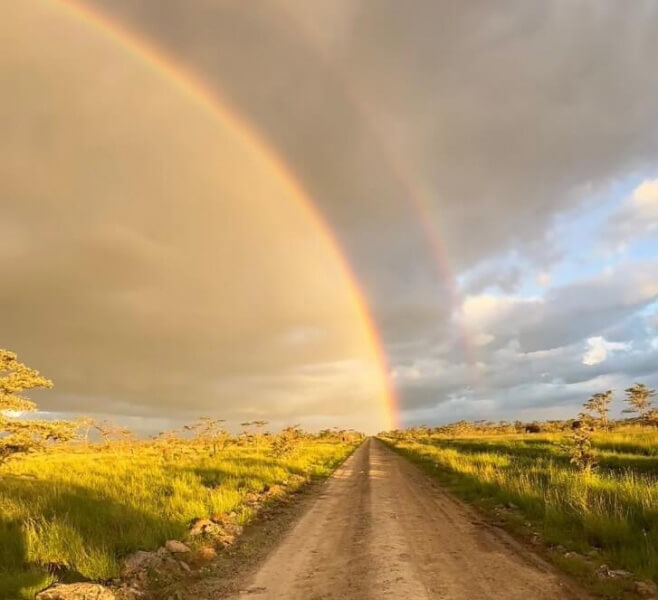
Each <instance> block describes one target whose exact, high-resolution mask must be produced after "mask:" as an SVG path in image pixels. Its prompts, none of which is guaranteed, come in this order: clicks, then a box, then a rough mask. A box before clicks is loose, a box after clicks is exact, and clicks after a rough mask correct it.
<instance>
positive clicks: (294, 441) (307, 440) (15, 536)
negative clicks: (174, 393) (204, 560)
mask: <svg viewBox="0 0 658 600" xmlns="http://www.w3.org/2000/svg"><path fill="white" fill-rule="evenodd" d="M51 386H52V383H51V382H50V381H49V380H47V379H45V378H43V377H42V376H41V375H40V374H39V373H38V372H36V371H34V370H33V369H29V368H28V367H26V366H25V365H22V364H21V363H19V362H18V360H17V357H16V356H15V355H14V354H12V353H10V352H7V351H0V598H11V599H12V600H15V599H19V598H26V599H27V598H33V597H34V595H35V593H37V592H38V591H39V590H42V589H43V588H45V587H47V586H48V585H49V584H51V583H53V582H55V581H65V582H72V581H85V580H93V581H101V582H107V581H109V580H113V579H115V578H117V577H118V576H119V574H120V572H121V570H122V565H124V562H125V559H126V558H127V557H129V556H130V555H132V554H133V553H134V552H135V551H138V550H139V551H154V550H156V549H158V548H160V547H162V546H163V545H164V544H165V542H166V541H167V540H175V541H181V540H182V541H184V542H185V543H186V544H187V545H188V546H189V548H190V553H189V555H186V556H189V557H193V556H194V550H195V549H199V550H203V551H205V556H206V557H208V556H210V557H212V555H213V552H214V551H215V549H216V550H220V549H221V548H223V547H226V546H230V545H231V544H232V543H233V542H234V540H235V538H236V536H238V535H239V533H240V532H241V528H242V526H243V525H245V524H246V523H248V522H249V521H250V520H251V519H252V518H253V517H254V516H255V515H256V514H257V513H258V511H259V510H260V509H261V508H262V507H264V506H266V505H267V504H268V503H272V502H274V501H277V500H278V499H280V498H282V497H285V496H286V494H288V493H291V492H294V491H296V490H297V489H299V488H300V487H301V486H302V485H303V484H304V483H305V482H307V481H309V480H311V479H312V478H316V477H326V476H328V475H329V474H330V473H331V472H332V470H333V469H334V468H335V467H336V466H337V465H338V464H340V463H341V462H342V461H343V460H344V459H345V457H346V456H347V455H348V454H349V453H350V452H351V451H352V450H353V449H354V448H355V447H356V446H357V445H358V444H359V443H360V442H361V441H362V435H361V434H358V433H356V432H353V431H336V430H326V431H323V432H320V433H318V434H308V433H305V432H303V431H302V430H301V429H299V428H298V427H289V428H286V429H284V430H283V431H281V432H279V433H277V434H270V433H268V432H267V431H266V426H267V423H266V422H264V421H255V422H248V423H242V424H241V427H242V431H241V433H239V434H232V433H229V432H228V431H227V430H226V429H225V428H224V422H223V421H222V420H221V419H216V418H214V417H202V418H200V419H199V420H198V421H196V422H195V423H192V424H190V425H187V426H186V427H184V428H182V429H181V430H180V431H169V432H163V433H161V434H159V435H157V436H155V437H154V438H153V439H150V440H137V439H135V438H134V437H133V436H132V434H131V432H130V431H128V430H127V429H125V428H123V427H120V426H117V425H114V424H112V423H108V422H96V421H95V420H94V419H91V418H88V417H83V418H80V419H78V420H75V421H66V422H62V421H59V422H52V421H42V420H34V419H27V418H25V416H24V415H25V413H26V412H29V411H34V410H35V409H36V407H35V405H34V404H33V403H32V402H31V401H30V400H28V399H27V398H25V397H24V395H23V394H24V392H25V391H26V390H30V389H32V388H35V387H46V388H48V387H51ZM192 561H193V558H192Z"/></svg>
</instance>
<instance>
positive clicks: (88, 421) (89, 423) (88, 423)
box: [75, 416, 96, 448]
mask: <svg viewBox="0 0 658 600" xmlns="http://www.w3.org/2000/svg"><path fill="white" fill-rule="evenodd" d="M75 424H76V427H77V428H78V430H80V431H81V432H82V436H81V437H82V441H83V442H84V444H85V448H86V447H87V446H89V432H90V431H91V429H92V428H93V427H95V426H96V419H94V418H93V417H85V416H82V417H78V418H77V419H76V420H75Z"/></svg>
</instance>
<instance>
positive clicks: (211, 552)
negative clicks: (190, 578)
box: [190, 546, 217, 568]
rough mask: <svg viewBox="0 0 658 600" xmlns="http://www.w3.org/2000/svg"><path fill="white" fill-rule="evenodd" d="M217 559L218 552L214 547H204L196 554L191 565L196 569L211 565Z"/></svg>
mask: <svg viewBox="0 0 658 600" xmlns="http://www.w3.org/2000/svg"><path fill="white" fill-rule="evenodd" d="M216 557H217V551H216V550H215V549H214V548H213V547H212V546H202V547H201V548H199V549H198V550H196V551H195V552H194V554H193V555H192V559H191V561H190V563H191V564H192V566H194V567H195V568H199V567H202V566H204V565H207V564H208V563H211V562H212V561H213V560H215V558H216Z"/></svg>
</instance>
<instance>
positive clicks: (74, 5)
mask: <svg viewBox="0 0 658 600" xmlns="http://www.w3.org/2000/svg"><path fill="white" fill-rule="evenodd" d="M48 1H49V2H51V3H53V4H54V5H55V6H57V7H61V9H62V10H66V11H67V12H68V13H69V14H70V15H71V16H72V17H74V18H76V19H77V20H79V21H80V22H82V23H84V24H85V25H87V26H90V27H94V28H95V29H96V30H97V31H98V32H99V33H100V34H102V35H104V36H105V37H106V38H108V39H110V40H111V41H112V42H114V43H116V44H119V45H120V46H121V47H122V48H123V49H124V50H126V51H128V52H130V53H131V54H132V55H134V56H135V57H136V58H137V59H138V60H140V61H141V62H142V63H143V64H144V65H145V66H147V67H148V68H149V69H153V70H155V71H156V72H157V73H159V74H161V75H162V76H164V77H165V78H166V79H167V80H168V81H169V82H171V84H173V85H175V86H176V87H177V88H178V89H179V90H180V91H181V92H183V93H184V94H185V95H186V96H187V97H189V98H190V99H191V100H193V101H194V102H195V103H196V104H197V105H199V106H200V107H202V108H203V109H204V110H205V111H206V113H207V114H208V115H209V116H211V117H212V118H213V119H215V120H217V121H218V122H220V123H221V124H223V125H227V126H229V127H230V129H231V130H232V131H233V132H235V134H236V135H238V136H239V137H240V138H241V140H242V141H244V142H245V144H247V145H248V146H250V147H252V148H254V149H256V150H257V152H258V154H259V156H260V158H261V159H262V160H263V163H264V164H265V165H266V166H267V167H269V168H270V169H271V172H272V173H274V174H275V175H276V176H277V177H278V178H279V179H280V181H281V183H282V184H283V185H284V187H285V188H286V189H287V190H288V191H289V192H290V194H291V196H292V198H294V199H295V201H296V202H298V203H299V205H300V208H301V209H302V211H303V213H304V214H305V216H307V217H308V219H309V222H310V223H312V224H313V225H314V226H315V228H316V229H317V235H318V236H320V239H321V240H322V242H323V243H325V244H327V247H328V248H330V249H331V251H332V253H333V255H334V256H335V259H336V262H337V265H338V266H339V268H340V270H341V274H342V275H343V276H344V277H345V280H346V281H347V282H348V284H349V288H350V290H349V291H350V299H351V301H352V303H353V305H354V309H355V313H356V314H357V315H358V317H359V318H360V320H361V322H362V323H363V326H364V330H365V332H366V335H367V342H368V344H369V345H370V347H371V350H372V352H373V355H374V357H375V358H376V361H377V363H378V364H377V366H378V369H379V372H380V377H381V383H382V387H383V389H384V398H383V402H384V406H383V409H384V411H385V414H386V418H387V424H388V427H389V428H396V427H398V426H399V414H400V412H399V406H398V402H397V396H396V393H395V389H394V387H393V385H392V382H391V379H390V376H389V364H388V358H387V356H386V353H385V351H384V348H383V345H382V342H381V339H380V336H379V333H378V331H377V328H376V325H375V322H374V319H373V317H372V314H371V312H370V309H369V307H368V304H367V302H366V299H365V297H364V294H363V291H362V290H361V287H360V285H359V284H358V282H357V279H356V277H355V274H354V272H353V270H352V268H351V267H350V265H349V263H348V261H347V259H346V257H345V254H344V252H343V251H342V249H341V247H340V244H339V242H338V240H337V239H336V237H335V235H334V234H333V232H332V230H331V228H330V227H329V224H328V223H327V221H326V220H325V218H324V216H323V215H322V214H321V213H320V211H319V210H318V208H317V207H316V206H315V204H314V203H313V201H312V200H311V198H310V196H309V194H308V193H307V192H306V190H304V188H303V186H302V185H301V183H300V182H299V180H298V179H297V178H296V177H295V176H294V175H293V174H292V172H291V171H290V169H289V168H288V167H287V166H286V165H285V164H284V163H283V162H282V160H281V159H280V157H279V156H278V155H277V153H276V152H275V151H274V150H273V148H272V147H271V146H270V145H269V144H268V143H267V142H266V141H265V140H264V139H263V137H262V136H261V135H259V133H258V132H256V131H255V130H254V129H253V128H252V127H251V126H250V124H249V123H247V122H246V121H245V120H244V119H243V118H242V117H241V116H240V115H239V114H237V113H236V112H235V111H234V110H231V108H230V107H229V104H228V103H227V102H226V101H225V100H224V99H223V98H221V97H220V96H219V94H218V93H217V91H216V90H211V89H210V88H209V87H208V86H206V85H205V84H204V83H203V82H202V81H200V80H199V79H197V78H196V77H195V76H194V75H193V74H192V73H190V72H189V70H186V69H185V68H184V67H183V66H182V65H181V64H179V63H177V62H176V60H175V59H173V58H172V57H171V56H169V55H167V53H166V52H165V51H164V50H163V49H161V48H159V47H156V46H155V45H153V44H152V43H151V42H146V41H144V40H143V39H140V38H139V37H138V36H137V35H136V34H135V33H134V32H131V31H130V30H129V29H127V28H126V27H125V26H124V25H122V24H119V23H117V22H115V21H114V20H113V19H112V18H110V17H109V16H107V15H105V14H103V13H101V12H100V11H98V10H92V9H91V8H89V7H87V6H83V5H82V4H80V3H79V2H78V1H77V0H48Z"/></svg>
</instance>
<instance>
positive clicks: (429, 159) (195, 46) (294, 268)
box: [0, 0, 658, 425]
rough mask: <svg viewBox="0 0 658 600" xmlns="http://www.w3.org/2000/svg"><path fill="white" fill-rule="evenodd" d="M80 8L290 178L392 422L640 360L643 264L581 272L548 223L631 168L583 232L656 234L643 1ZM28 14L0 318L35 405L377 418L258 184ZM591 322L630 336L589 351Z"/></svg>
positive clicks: (652, 258) (514, 398) (136, 0)
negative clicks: (37, 388)
mask: <svg viewBox="0 0 658 600" xmlns="http://www.w3.org/2000/svg"><path fill="white" fill-rule="evenodd" d="M85 4H86V5H87V6H89V7H92V8H94V9H99V10H101V11H102V12H104V13H107V14H108V15H109V16H110V17H111V18H112V19H115V20H116V21H117V22H118V23H119V24H121V25H125V26H126V28H127V29H128V30H129V31H131V32H132V33H133V34H134V35H136V36H137V37H140V38H144V39H145V40H146V41H147V42H148V43H153V44H154V45H155V46H157V47H158V48H160V49H161V50H162V52H163V53H164V54H165V55H168V56H172V57H174V59H175V61H176V63H177V64H180V65H182V67H183V68H189V69H190V71H192V72H193V73H194V74H195V76H196V77H198V78H199V79H201V80H203V82H204V85H205V86H206V87H207V88H208V89H209V90H211V92H213V93H217V95H218V96H220V97H221V98H223V99H225V100H226V102H228V103H229V104H230V105H231V107H232V108H233V110H235V112H236V113H238V114H239V115H240V116H241V118H243V119H244V120H245V121H246V122H248V123H249V124H250V126H251V127H253V128H254V129H255V130H257V131H259V133H260V134H261V135H262V136H263V138H264V139H265V140H266V141H267V143H268V145H269V146H270V147H271V148H272V149H273V151H274V152H275V153H276V154H277V155H278V156H279V157H280V158H281V160H282V161H283V162H284V163H286V164H287V165H288V168H289V170H290V171H291V172H292V173H293V174H294V175H295V177H297V178H298V179H299V182H300V184H301V185H302V186H303V187H304V188H306V189H307V191H308V193H309V195H310V196H311V197H312V198H313V202H314V204H315V208H316V210H318V211H319V212H320V213H321V214H322V215H323V216H324V218H326V219H327V221H328V223H329V224H330V226H331V230H332V236H334V237H335V238H336V241H337V243H338V244H339V245H340V246H341V248H342V249H343V250H344V252H345V253H346V256H347V258H348V260H349V262H350V264H351V267H352V268H353V270H354V272H355V274H356V277H357V279H358V281H359V283H360V284H361V286H362V287H363V289H364V292H365V294H366V296H367V300H368V304H369V306H370V308H371V310H372V312H373V316H374V321H375V322H376V325H377V329H378V330H379V331H380V332H381V335H382V338H383V343H384V346H385V349H386V352H387V355H388V357H389V360H390V362H391V370H392V373H393V378H394V381H395V383H396V385H397V386H398V388H399V391H400V396H401V405H402V407H403V410H404V411H406V414H407V415H408V418H409V419H410V420H413V419H415V418H416V417H417V416H418V415H423V418H432V419H442V418H450V417H454V418H458V417H459V416H465V415H475V414H477V412H478V411H479V410H482V411H485V409H486V411H487V412H488V413H489V414H491V415H494V414H496V413H497V412H498V413H500V414H511V413H512V412H513V411H527V412H528V414H530V412H531V411H532V409H533V408H534V409H536V410H543V411H545V413H546V414H549V413H550V414H553V413H552V412H551V411H560V410H565V411H568V410H570V409H569V406H570V403H572V404H573V403H577V400H578V398H579V396H580V395H581V394H584V393H589V390H590V389H595V388H596V386H597V385H599V384H600V383H601V382H607V383H609V382H610V381H612V380H615V381H617V380H618V381H621V379H623V377H625V376H627V375H630V374H632V375H642V376H645V375H646V376H647V377H650V376H651V370H650V368H649V364H650V360H649V359H651V358H654V354H653V353H652V352H653V351H652V350H651V349H650V345H649V343H648V342H647V339H649V338H647V336H649V335H651V336H654V337H655V332H653V333H651V332H649V333H647V327H648V325H647V323H645V322H644V321H643V320H642V319H639V318H638V314H639V313H640V312H641V311H643V310H644V309H646V307H647V306H648V305H649V304H650V303H651V302H653V301H654V299H655V298H656V293H657V292H658V290H657V288H656V278H655V273H656V272H658V265H657V264H656V255H655V253H653V254H652V253H651V250H648V251H647V252H646V253H645V255H644V256H643V257H642V260H641V261H640V260H639V259H638V260H635V259H633V260H634V261H635V262H630V260H631V259H629V260H628V261H626V262H624V264H621V265H613V266H612V267H611V268H610V269H609V270H608V271H607V272H606V271H605V267H606V266H608V265H602V264H598V263H596V262H595V261H593V260H590V259H591V257H590V256H583V255H582V254H583V253H584V251H583V250H582V248H580V247H579V248H578V249H576V246H577V245H576V244H574V245H573V248H572V249H571V251H572V255H570V256H565V255H564V254H565V249H564V247H562V246H561V242H562V240H561V239H560V236H559V235H556V234H555V232H554V229H555V223H556V221H557V220H559V219H566V220H572V221H574V222H575V219H576V217H574V216H573V214H574V212H573V211H574V210H576V209H580V210H581V211H582V213H587V211H586V210H585V209H586V208H588V207H590V206H591V204H588V203H591V202H592V201H593V198H595V197H597V196H598V195H599V194H601V193H602V192H605V191H606V190H608V189H609V188H610V186H611V185H612V184H614V183H615V182H620V181H621V182H624V181H626V179H627V178H628V177H630V176H633V177H637V176H638V174H640V175H642V174H645V173H646V181H645V183H644V184H643V185H642V186H640V188H638V190H636V191H635V193H634V194H633V195H632V196H631V197H630V198H628V199H627V201H626V202H625V203H624V206H623V207H622V208H621V209H620V212H619V213H618V214H617V215H616V216H615V218H614V221H615V223H614V227H612V225H611V227H612V228H611V229H609V230H608V231H607V232H606V233H605V235H606V236H608V238H609V239H610V240H614V243H615V244H619V243H628V242H629V240H630V241H632V240H633V239H636V238H637V236H646V235H653V234H654V233H655V228H654V225H652V223H653V221H654V220H655V214H654V208H655V197H656V196H655V185H656V180H655V179H653V175H651V174H650V171H651V169H654V168H655V165H656V164H657V162H656V161H657V160H658V135H656V127H655V101H654V99H655V98H656V97H657V96H658V79H656V78H655V77H654V76H653V71H654V70H655V69H654V63H655V56H656V54H657V53H658V27H657V25H656V24H657V23H658V6H657V5H656V3H655V2H653V1H652V0H638V1H636V2H633V3H632V4H631V5H624V6H621V5H620V4H619V3H618V2H615V1H614V0H602V1H600V2H585V3H569V4H568V5H564V4H560V5H559V6H558V5H557V4H542V5H538V4H536V3H528V2H526V1H525V0H505V1H504V2H502V3H497V4H496V5H495V6H494V5H493V4H491V3H487V2H480V1H474V2H469V3H459V4H455V3H450V2H433V1H431V0H427V1H425V0H421V1H420V2H418V3H416V4H415V6H414V10H413V11H410V10H409V9H408V6H407V5H405V4H404V3H399V2H393V1H388V0H385V1H383V2H378V3H377V4H376V5H372V4H370V3H365V2H360V1H354V0H331V1H329V0H327V1H324V0H318V1H316V2H307V1H306V0H285V1H284V0H281V1H280V2H272V3H267V4H262V5H259V7H258V9H257V10H256V9H255V8H254V6H253V5H252V4H251V3H245V2H240V1H237V0H236V1H233V0H229V1H227V2H206V1H195V2H168V3H164V4H163V3H162V2H161V1H160V0H86V1H85ZM34 6H37V5H36V4H35V5H32V4H28V3H13V4H12V8H11V9H10V10H8V12H7V14H6V15H5V19H4V20H3V24H2V25H0V27H2V33H3V35H2V36H1V39H2V40H3V41H2V47H0V51H1V52H0V61H2V71H3V74H4V81H5V82H6V85H5V86H4V87H3V89H2V95H1V96H0V111H1V114H3V115H9V118H7V119H6V122H7V125H6V127H5V128H4V130H3V138H2V140H0V192H1V194H2V195H1V198H2V200H1V201H0V202H2V209H3V210H2V221H1V224H0V275H1V276H2V279H3V288H2V291H1V292H0V303H1V306H2V312H1V313H0V315H2V317H3V318H2V321H1V322H0V327H1V329H2V331H3V336H4V337H3V344H6V345H8V346H13V347H15V348H16V349H17V350H19V351H20V352H21V354H22V355H24V358H25V359H26V360H27V361H28V362H33V363H34V364H36V365H37V366H38V367H40V368H41V369H42V370H43V371H44V372H47V373H48V374H49V375H52V376H53V377H54V378H55V379H56V380H57V383H58V388H57V389H58V392H57V394H58V396H57V397H56V399H55V398H54V397H53V396H44V400H43V402H44V403H45V405H46V406H47V408H49V409H53V410H54V409H57V408H62V409H65V410H71V411H73V410H81V411H84V410H89V409H90V407H94V406H99V405H102V406H103V409H104V410H106V411H109V412H112V413H113V414H116V415H123V416H124V417H126V418H128V417H130V418H133V417H134V418H136V419H141V420H144V421H145V420H148V419H149V418H153V419H160V418H162V414H163V413H167V414H174V413H175V414H177V415H178V414H179V413H180V418H184V417H187V416H188V414H189V415H191V414H192V413H194V416H196V413H198V412H199V411H201V410H202V411H207V410H208V409H213V410H217V411H218V412H221V413H222V416H229V417H230V416H231V415H236V416H238V418H239V415H240V414H244V413H250V414H251V412H253V411H254V410H256V411H261V414H262V415H264V416H265V415H267V416H270V418H273V419H276V418H281V419H283V418H288V417H290V416H291V415H292V413H293V412H295V411H299V410H302V408H303V407H304V406H306V407H307V408H306V409H304V410H305V411H306V410H307V411H308V415H315V418H316V419H317V422H318V423H320V422H322V423H324V422H325V421H326V420H327V419H332V418H333V419H335V420H336V421H338V420H340V419H348V418H349V415H350V414H353V415H355V417H354V418H355V421H354V422H353V424H357V425H358V423H357V421H358V422H359V423H360V422H365V423H367V421H368V417H367V415H368V413H369V411H370V412H371V413H372V414H379V413H380V412H381V410H380V408H377V407H376V406H374V405H376V404H377V403H376V402H375V401H374V400H373V397H374V396H376V390H374V389H371V390H370V391H371V392H372V393H369V392H368V391H367V387H368V385H365V387H363V386H361V385H352V384H351V383H350V382H353V381H355V379H358V373H359V372H360V368H362V373H363V377H364V379H363V381H362V382H365V383H366V384H367V383H368V381H369V380H370V378H371V376H372V371H371V369H372V361H371V352H370V351H369V350H368V347H367V346H368V344H367V343H366V342H365V337H364V336H365V332H364V331H363V329H362V326H361V325H359V320H358V319H356V317H355V314H354V305H353V302H352V300H351V296H350V293H349V290H348V286H347V284H346V282H345V280H344V279H343V278H342V276H341V275H340V272H339V270H337V266H336V260H335V257H334V256H332V255H331V253H330V252H329V253H327V252H326V248H324V249H323V245H322V244H321V243H320V244H319V243H318V237H317V233H318V232H317V229H315V228H314V227H312V226H311V225H310V223H309V221H308V219H306V218H303V217H302V216H301V215H300V214H299V213H296V212H295V210H294V209H293V208H292V207H291V204H290V202H289V200H290V199H289V198H287V192H286V190H285V189H284V188H285V186H283V187H282V183H281V181H280V180H279V179H277V178H276V177H274V176H272V174H271V173H268V172H267V169H265V168H264V167H263V165H262V164H260V162H259V161H258V160H257V159H255V158H254V156H253V155H252V154H251V153H250V150H249V148H248V147H245V146H244V145H242V144H241V143H239V142H238V140H237V139H236V138H235V137H233V136H232V135H231V132H230V129H231V128H230V127H227V124H226V123H224V124H219V125H217V127H216V128H215V127H209V125H208V121H207V119H205V118H201V117H200V116H199V115H198V114H197V113H196V112H195V110H193V109H191V108H190V105H189V99H185V98H183V97H182V96H181V95H180V94H178V93H175V92H174V91H172V89H171V86H170V85H169V84H167V83H166V82H165V81H164V80H162V79H159V77H158V76H153V75H152V74H148V73H145V70H143V69H141V68H140V67H139V65H138V64H137V63H138V61H136V60H135V57H134V56H132V55H131V54H130V52H123V51H120V50H119V49H118V48H116V47H114V46H113V45H112V43H111V40H108V41H107V42H106V43H101V39H100V38H99V37H98V36H97V34H95V33H94V32H93V30H90V29H88V28H86V27H85V26H84V25H83V24H81V23H78V22H76V23H74V22H65V21H66V19H65V18H64V16H63V15H64V13H63V12H61V11H59V10H57V9H53V10H47V9H45V8H44V11H45V12H43V13H42V14H41V15H36V13H34V11H35V10H36V9H35V8H34ZM36 16H38V18H36ZM28 32H29V33H28ZM27 37H29V38H30V39H34V40H36V41H35V43H33V44H29V45H26V44H24V39H26V38H27ZM26 72H29V74H30V76H29V77H26V76H25V74H26ZM156 80H157V81H156ZM218 129H219V130H221V131H218ZM588 210H590V209H589V208H588ZM570 211H571V212H570ZM295 214H296V215H297V217H295V216H294V215H295ZM578 218H579V219H583V220H584V219H586V218H587V217H586V214H585V216H583V215H582V214H581V216H579V217H578ZM570 222H571V221H570ZM576 225H578V223H576ZM585 253H586V252H585ZM588 261H589V262H588ZM558 263H559V266H560V267H565V265H566V267H565V268H566V269H567V270H568V277H565V276H564V274H563V273H562V272H561V271H560V269H559V268H557V265H558ZM585 263H587V268H585V267H584V266H583V265H584V264H585ZM590 263H593V264H590ZM549 274H550V278H549ZM645 320H646V319H645ZM590 338H602V339H604V340H605V341H606V344H627V343H628V344H632V352H631V351H629V352H621V351H614V350H610V348H609V347H608V349H607V350H606V352H607V359H606V360H604V361H602V362H598V363H596V364H592V365H586V364H583V348H586V347H587V346H586V344H587V341H586V340H588V339H590ZM615 378H617V379H615ZM371 383H372V382H371ZM330 397H331V399H330V400H329V398H330ZM49 398H52V399H49ZM181 399H184V401H183V400H181ZM327 413H331V414H327ZM135 415H136V416H135ZM177 418H178V417H177ZM309 418H310V417H309ZM419 418H420V417H419Z"/></svg>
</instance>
